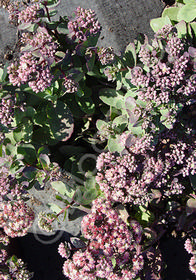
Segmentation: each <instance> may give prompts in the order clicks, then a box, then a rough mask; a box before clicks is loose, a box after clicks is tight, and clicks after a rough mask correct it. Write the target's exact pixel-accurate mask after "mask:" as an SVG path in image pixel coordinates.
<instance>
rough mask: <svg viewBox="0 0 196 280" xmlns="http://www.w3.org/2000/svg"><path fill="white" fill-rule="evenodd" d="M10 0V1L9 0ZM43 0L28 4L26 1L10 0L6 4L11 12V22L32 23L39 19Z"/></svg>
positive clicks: (15, 23) (16, 23)
mask: <svg viewBox="0 0 196 280" xmlns="http://www.w3.org/2000/svg"><path fill="white" fill-rule="evenodd" d="M7 2H8V1H7ZM40 2H41V1H39V0H38V1H31V3H30V4H29V3H28V4H27V2H26V1H20V0H14V1H9V3H8V4H7V5H6V6H5V8H6V9H7V11H8V13H9V20H10V23H12V24H14V25H18V24H20V23H31V22H35V21H37V20H38V14H39V12H40V5H39V3H40Z"/></svg>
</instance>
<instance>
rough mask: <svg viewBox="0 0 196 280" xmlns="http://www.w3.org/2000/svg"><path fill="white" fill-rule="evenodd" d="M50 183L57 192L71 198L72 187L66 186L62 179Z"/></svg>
mask: <svg viewBox="0 0 196 280" xmlns="http://www.w3.org/2000/svg"><path fill="white" fill-rule="evenodd" d="M50 184H51V186H52V188H53V189H55V190H56V191H57V192H59V193H60V194H62V195H66V196H67V197H69V198H72V197H73V195H74V193H75V190H74V189H72V188H71V187H70V186H68V185H67V184H65V183H64V182H62V181H53V182H51V183H50Z"/></svg>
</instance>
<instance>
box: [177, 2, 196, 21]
mask: <svg viewBox="0 0 196 280" xmlns="http://www.w3.org/2000/svg"><path fill="white" fill-rule="evenodd" d="M195 18H196V2H195V3H194V4H193V3H191V4H187V5H184V6H183V7H182V8H181V9H180V11H179V13H178V15H177V19H178V21H181V20H184V21H186V22H191V21H193V20H194V19H195Z"/></svg>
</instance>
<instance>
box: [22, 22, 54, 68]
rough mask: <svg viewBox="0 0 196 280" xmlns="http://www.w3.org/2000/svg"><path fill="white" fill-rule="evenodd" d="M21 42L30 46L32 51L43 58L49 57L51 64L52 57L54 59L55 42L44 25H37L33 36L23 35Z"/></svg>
mask: <svg viewBox="0 0 196 280" xmlns="http://www.w3.org/2000/svg"><path fill="white" fill-rule="evenodd" d="M23 43H25V44H27V45H31V46H32V51H36V52H37V53H39V52H40V54H41V55H42V56H43V57H44V58H45V59H48V58H49V59H50V60H51V62H50V63H49V64H52V62H53V61H52V59H54V56H55V53H56V48H57V44H56V43H55V42H54V41H53V38H52V37H51V36H50V35H49V34H48V31H47V29H46V28H45V27H39V28H38V29H37V32H36V34H35V35H33V36H24V37H23Z"/></svg>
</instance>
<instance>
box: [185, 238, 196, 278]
mask: <svg viewBox="0 0 196 280" xmlns="http://www.w3.org/2000/svg"><path fill="white" fill-rule="evenodd" d="M184 247H185V249H186V251H187V252H188V253H189V254H191V255H192V257H191V259H190V261H189V269H190V271H191V272H192V273H194V274H195V275H196V239H195V238H193V237H191V238H188V239H187V240H186V241H185V244H184Z"/></svg>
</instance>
